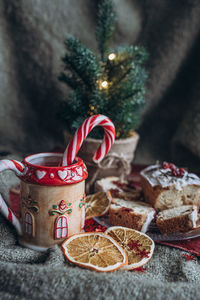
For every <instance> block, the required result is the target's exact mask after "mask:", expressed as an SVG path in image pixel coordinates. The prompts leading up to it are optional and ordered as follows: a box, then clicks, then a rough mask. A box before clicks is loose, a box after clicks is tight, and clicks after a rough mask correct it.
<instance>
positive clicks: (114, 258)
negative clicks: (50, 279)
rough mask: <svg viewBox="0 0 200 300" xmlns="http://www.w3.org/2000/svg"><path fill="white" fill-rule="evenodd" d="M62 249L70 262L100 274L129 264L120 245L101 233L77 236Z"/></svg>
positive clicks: (65, 243)
mask: <svg viewBox="0 0 200 300" xmlns="http://www.w3.org/2000/svg"><path fill="white" fill-rule="evenodd" d="M62 249H63V252H64V255H65V257H66V258H67V259H68V260H69V261H70V262H72V263H74V264H77V265H79V266H81V267H84V268H89V269H93V270H96V271H99V272H112V271H115V270H117V269H119V268H121V267H122V266H124V265H126V264H127V263H128V258H127V255H126V253H125V251H124V250H123V249H122V248H121V247H120V245H119V244H118V243H117V242H116V241H115V240H113V239H112V238H111V237H110V236H108V235H106V234H103V233H101V232H97V233H80V234H75V235H73V236H71V237H70V238H68V239H67V240H66V241H65V242H64V243H63V244H62Z"/></svg>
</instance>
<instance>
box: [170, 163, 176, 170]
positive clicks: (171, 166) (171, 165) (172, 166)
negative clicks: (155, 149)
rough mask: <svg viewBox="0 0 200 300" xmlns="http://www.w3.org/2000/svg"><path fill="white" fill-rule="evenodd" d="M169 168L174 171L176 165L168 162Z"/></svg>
mask: <svg viewBox="0 0 200 300" xmlns="http://www.w3.org/2000/svg"><path fill="white" fill-rule="evenodd" d="M169 168H170V169H171V170H175V171H176V166H175V165H174V164H172V163H170V164H169Z"/></svg>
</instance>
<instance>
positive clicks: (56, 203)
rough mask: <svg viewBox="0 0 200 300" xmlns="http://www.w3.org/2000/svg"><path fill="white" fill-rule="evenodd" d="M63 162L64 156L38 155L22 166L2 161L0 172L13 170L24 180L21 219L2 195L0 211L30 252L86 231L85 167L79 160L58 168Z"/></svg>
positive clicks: (43, 248) (10, 161) (25, 160)
mask: <svg viewBox="0 0 200 300" xmlns="http://www.w3.org/2000/svg"><path fill="white" fill-rule="evenodd" d="M61 159H62V154H61V153H39V154H33V155H30V156H28V157H26V158H25V159H24V161H23V162H22V163H21V162H18V161H16V160H1V161H0V171H3V170H8V169H9V170H12V171H14V172H15V173H16V175H17V176H18V177H19V178H20V180H21V187H20V217H19V219H17V218H16V216H15V215H14V214H13V212H12V211H11V209H10V208H9V207H8V206H7V204H6V203H5V201H4V200H3V198H2V197H1V195H0V211H1V212H2V213H3V214H4V215H5V216H6V217H7V219H8V220H9V221H10V222H11V223H12V224H13V225H14V226H15V228H16V229H17V231H18V233H19V235H20V238H19V242H20V244H22V245H24V246H26V247H28V248H31V249H35V250H39V251H43V250H46V249H47V248H49V247H50V246H52V245H54V244H58V243H61V242H62V241H63V240H65V239H66V238H67V237H68V236H71V235H72V234H75V233H79V232H81V230H82V228H83V227H84V221H85V209H84V199H85V179H86V178H87V176H88V173H87V169H86V166H85V164H84V163H83V161H82V160H81V159H80V158H78V157H77V158H76V162H75V163H74V164H72V165H70V166H67V167H63V166H59V162H60V160H61Z"/></svg>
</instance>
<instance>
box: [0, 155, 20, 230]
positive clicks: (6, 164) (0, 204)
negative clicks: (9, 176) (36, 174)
mask: <svg viewBox="0 0 200 300" xmlns="http://www.w3.org/2000/svg"><path fill="white" fill-rule="evenodd" d="M4 170H12V171H14V172H15V173H16V174H17V175H18V176H20V175H24V172H26V169H25V166H24V165H23V164H22V163H21V162H19V161H16V160H11V159H3V160H1V161H0V172H2V171H4ZM0 212H1V213H2V214H3V215H4V216H5V217H6V218H7V219H8V220H9V221H10V222H11V223H12V224H13V225H14V226H15V228H16V229H17V231H18V233H19V234H21V225H20V222H19V221H18V219H17V218H16V216H15V215H14V214H13V212H12V210H11V209H10V208H9V207H8V206H7V204H6V202H5V201H4V200H3V198H2V196H1V194H0Z"/></svg>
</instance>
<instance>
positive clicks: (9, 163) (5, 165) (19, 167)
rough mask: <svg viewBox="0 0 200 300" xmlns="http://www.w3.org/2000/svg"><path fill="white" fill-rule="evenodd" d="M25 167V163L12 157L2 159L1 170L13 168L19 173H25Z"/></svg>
mask: <svg viewBox="0 0 200 300" xmlns="http://www.w3.org/2000/svg"><path fill="white" fill-rule="evenodd" d="M24 169H25V167H24V165H23V164H22V163H20V162H19V161H16V160H12V159H3V160H0V172H2V171H4V170H12V171H14V172H15V173H16V174H17V175H23V174H24Z"/></svg>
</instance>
